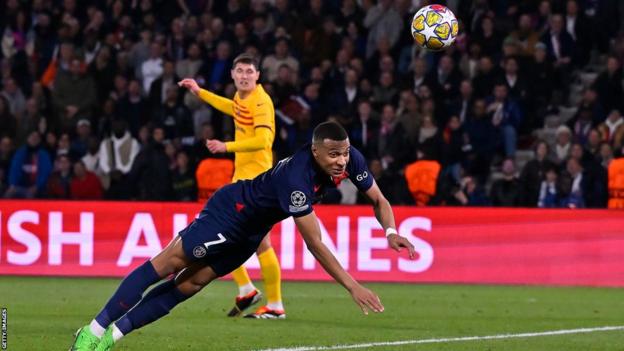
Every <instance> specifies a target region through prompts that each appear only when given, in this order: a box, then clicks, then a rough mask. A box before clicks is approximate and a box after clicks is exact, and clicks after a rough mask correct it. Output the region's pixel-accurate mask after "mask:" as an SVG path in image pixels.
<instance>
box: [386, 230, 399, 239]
mask: <svg viewBox="0 0 624 351" xmlns="http://www.w3.org/2000/svg"><path fill="white" fill-rule="evenodd" d="M392 234H397V235H398V234H399V233H398V232H397V231H396V229H394V228H388V229H386V237H388V236H390V235H392Z"/></svg>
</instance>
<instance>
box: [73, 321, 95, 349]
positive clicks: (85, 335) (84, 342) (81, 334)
mask: <svg viewBox="0 0 624 351" xmlns="http://www.w3.org/2000/svg"><path fill="white" fill-rule="evenodd" d="M75 336H76V339H75V340H74V344H73V345H72V347H71V348H70V349H69V351H93V350H95V348H96V347H97V345H98V343H99V342H100V339H99V338H98V337H97V336H95V335H93V333H91V329H89V326H88V325H85V326H84V327H82V328H80V329H78V330H77V331H76V334H75Z"/></svg>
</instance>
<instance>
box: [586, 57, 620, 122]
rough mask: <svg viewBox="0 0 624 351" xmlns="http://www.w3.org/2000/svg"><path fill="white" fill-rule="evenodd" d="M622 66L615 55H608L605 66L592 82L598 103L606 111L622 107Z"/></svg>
mask: <svg viewBox="0 0 624 351" xmlns="http://www.w3.org/2000/svg"><path fill="white" fill-rule="evenodd" d="M622 79H624V75H623V74H622V67H621V64H620V61H619V60H618V58H617V57H614V56H609V58H608V59H607V67H606V69H605V70H604V71H603V72H601V73H600V74H599V75H598V77H597V78H596V80H595V81H594V83H593V88H594V89H595V90H596V93H597V94H598V97H599V100H600V104H601V105H602V107H603V108H604V109H605V110H606V111H611V110H613V109H618V110H619V109H622V108H624V105H623V104H622V95H623V94H624V88H622Z"/></svg>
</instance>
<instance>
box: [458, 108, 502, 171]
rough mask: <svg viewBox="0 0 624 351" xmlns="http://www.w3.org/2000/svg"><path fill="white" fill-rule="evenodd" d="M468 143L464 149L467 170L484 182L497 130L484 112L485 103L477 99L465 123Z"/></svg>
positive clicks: (488, 169)
mask: <svg viewBox="0 0 624 351" xmlns="http://www.w3.org/2000/svg"><path fill="white" fill-rule="evenodd" d="M465 130H466V136H467V139H468V140H467V141H468V144H467V145H466V150H467V152H468V157H467V166H466V168H467V170H468V172H469V173H470V174H473V175H474V176H475V177H477V178H478V179H479V180H480V181H481V182H485V180H486V179H487V177H488V176H489V174H490V165H491V163H492V158H493V156H494V153H495V151H496V140H497V132H496V129H495V128H494V125H492V121H491V119H490V118H489V117H488V115H487V113H486V103H485V100H483V99H477V100H475V102H474V106H473V108H472V111H471V113H470V117H469V118H468V121H466V123H465Z"/></svg>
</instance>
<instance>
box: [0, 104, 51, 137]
mask: <svg viewBox="0 0 624 351" xmlns="http://www.w3.org/2000/svg"><path fill="white" fill-rule="evenodd" d="M0 100H2V99H0ZM1 104H2V102H0V105H1ZM1 109H2V108H1V107H0V110H1ZM0 115H1V113H0ZM0 120H3V121H2V122H0V123H1V124H2V125H3V126H9V127H8V128H9V129H10V124H9V123H8V122H5V121H4V119H3V118H2V117H0ZM47 125H48V122H47V119H46V117H44V116H43V115H42V114H41V112H40V110H39V106H38V105H37V100H36V99H35V98H34V97H31V98H30V99H28V100H27V101H26V110H25V111H24V114H23V115H22V116H21V117H20V119H19V120H18V123H17V131H16V134H15V135H16V141H17V143H18V144H23V143H24V142H25V141H26V138H27V137H28V134H29V133H30V132H31V131H33V130H36V131H38V132H39V133H41V134H43V133H45V132H46V130H47V127H48V126H47Z"/></svg>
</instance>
